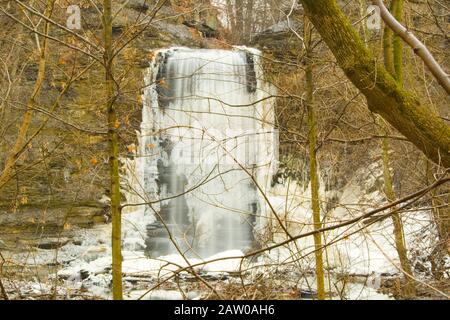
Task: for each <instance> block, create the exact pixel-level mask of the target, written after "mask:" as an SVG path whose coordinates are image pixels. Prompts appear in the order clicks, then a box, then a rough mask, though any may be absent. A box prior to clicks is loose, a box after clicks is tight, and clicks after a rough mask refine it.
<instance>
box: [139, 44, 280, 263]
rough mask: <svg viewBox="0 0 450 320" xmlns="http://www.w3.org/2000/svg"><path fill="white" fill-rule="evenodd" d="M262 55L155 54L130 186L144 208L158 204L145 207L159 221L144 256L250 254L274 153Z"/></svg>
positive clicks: (249, 51) (238, 52)
mask: <svg viewBox="0 0 450 320" xmlns="http://www.w3.org/2000/svg"><path fill="white" fill-rule="evenodd" d="M259 56H260V52H259V51H258V50H255V49H247V48H235V49H234V50H206V49H188V48H170V49H165V50H160V51H158V52H157V54H156V55H155V58H154V60H153V61H152V64H151V67H150V68H149V69H148V70H147V73H146V76H145V84H146V87H145V90H144V94H143V97H144V106H143V111H142V124H141V132H140V139H139V152H138V156H137V161H136V167H137V181H136V182H135V186H134V187H133V189H134V190H135V191H136V192H137V193H138V194H139V196H140V197H141V198H142V199H144V200H145V201H146V202H148V201H152V202H154V201H155V200H160V201H159V202H158V201H156V202H154V204H153V205H148V206H145V210H146V211H147V212H148V213H149V214H150V215H153V216H154V217H155V218H156V220H157V222H154V223H151V224H149V225H148V226H147V230H148V239H147V248H148V251H149V254H150V255H162V254H170V253H176V252H177V251H179V250H181V251H182V252H183V253H187V254H189V255H191V256H200V257H204V256H207V255H210V254H214V253H217V252H220V251H224V250H229V249H241V250H244V249H246V248H247V247H249V246H251V244H252V241H253V240H254V229H255V227H257V226H261V225H262V224H263V222H262V220H261V219H262V217H264V216H265V215H266V204H265V201H264V200H263V197H262V192H264V190H266V189H267V188H268V187H269V185H270V182H271V177H272V175H273V173H274V170H276V166H277V151H278V137H277V135H276V132H275V130H274V127H273V122H274V114H273V112H274V110H273V100H274V99H273V98H271V93H273V92H271V91H273V89H272V88H271V86H269V85H268V84H267V83H265V82H264V81H263V74H262V69H261V67H260V64H259ZM167 229H168V230H169V231H170V234H171V235H172V239H171V240H169V237H168V233H167ZM173 242H175V243H176V244H177V247H178V248H176V246H175V245H174V244H173Z"/></svg>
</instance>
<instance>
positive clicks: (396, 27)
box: [372, 0, 450, 94]
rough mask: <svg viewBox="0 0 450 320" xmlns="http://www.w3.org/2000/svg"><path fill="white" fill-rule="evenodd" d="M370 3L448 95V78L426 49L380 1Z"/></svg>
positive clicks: (449, 83) (449, 88)
mask: <svg viewBox="0 0 450 320" xmlns="http://www.w3.org/2000/svg"><path fill="white" fill-rule="evenodd" d="M372 3H373V4H375V5H377V6H378V7H379V8H380V10H381V11H380V13H381V17H382V18H383V20H384V22H385V23H386V24H387V25H388V26H389V28H391V29H392V30H393V31H394V32H395V34H396V35H397V36H399V37H401V38H402V39H403V40H404V41H405V42H406V43H407V44H408V45H410V46H411V48H413V50H414V53H415V54H417V55H418V56H419V57H420V58H421V59H422V61H423V62H424V63H425V65H426V66H427V67H428V69H429V70H430V71H431V73H432V74H433V76H434V77H435V78H436V80H437V81H438V82H439V84H440V85H441V86H442V87H443V88H444V89H445V91H447V93H448V94H450V77H449V76H448V74H447V73H446V72H445V71H444V69H442V67H441V66H440V65H439V63H438V62H437V61H436V60H435V59H434V57H433V55H432V54H431V53H430V51H428V49H427V47H426V46H425V45H424V44H423V43H422V42H420V41H419V39H417V38H416V37H415V36H414V35H413V34H412V33H411V32H410V31H409V30H408V29H406V28H405V27H404V26H402V24H401V23H400V22H399V21H398V20H397V19H396V18H395V17H394V16H393V15H392V14H391V13H390V12H389V11H388V10H387V8H386V7H385V6H384V3H383V1H382V0H372ZM395 10H397V8H393V12H394V14H395Z"/></svg>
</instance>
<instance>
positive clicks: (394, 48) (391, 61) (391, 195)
mask: <svg viewBox="0 0 450 320" xmlns="http://www.w3.org/2000/svg"><path fill="white" fill-rule="evenodd" d="M402 9H403V0H392V1H391V10H392V11H393V12H395V15H396V19H397V20H398V21H400V20H401V16H402V11H403V10H402ZM384 33H385V36H384V41H383V45H384V50H383V52H384V65H385V67H386V69H387V70H388V71H389V72H390V73H391V74H392V76H394V77H395V79H396V80H397V83H398V85H399V86H400V87H402V86H403V85H402V79H403V75H402V70H403V67H402V63H403V59H402V56H403V50H402V44H401V39H398V36H396V35H394V37H392V31H391V30H390V29H389V27H387V26H386V27H385V29H384ZM386 34H390V36H388V37H386ZM399 40H400V41H399ZM379 125H380V127H381V128H383V132H382V134H384V135H387V134H388V127H387V126H386V125H385V124H384V123H383V121H379ZM381 149H382V155H383V176H384V191H385V194H386V198H387V200H388V201H389V202H393V201H395V199H396V196H395V192H394V186H393V183H392V175H391V171H390V162H391V161H390V158H389V150H390V147H389V139H388V138H383V139H382V140H381ZM392 210H393V211H395V207H394V208H393V209H392ZM391 218H392V224H393V226H394V241H395V249H396V250H397V254H398V257H399V260H400V266H401V268H402V270H403V272H404V273H405V274H406V276H405V282H406V284H405V286H404V288H403V290H402V291H403V292H402V293H403V296H404V297H405V298H412V297H414V296H415V295H416V288H415V283H414V279H412V276H413V274H412V268H411V264H410V262H409V260H408V253H407V252H408V251H407V249H406V241H405V236H404V232H403V222H402V219H401V217H400V215H399V214H398V213H392V215H391Z"/></svg>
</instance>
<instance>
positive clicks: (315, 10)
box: [301, 0, 450, 167]
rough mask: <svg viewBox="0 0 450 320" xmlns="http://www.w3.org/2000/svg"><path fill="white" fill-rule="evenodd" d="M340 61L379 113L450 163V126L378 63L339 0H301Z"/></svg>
mask: <svg viewBox="0 0 450 320" xmlns="http://www.w3.org/2000/svg"><path fill="white" fill-rule="evenodd" d="M301 2H302V4H303V8H304V9H305V12H306V14H307V15H308V17H309V19H310V20H311V22H312V23H313V24H314V26H315V27H316V29H317V30H318V32H319V33H320V35H321V36H322V39H323V40H324V41H325V42H326V44H327V45H328V47H329V48H330V50H331V51H332V52H333V54H334V56H335V57H336V60H337V63H338V64H339V66H340V67H341V68H342V70H343V71H344V72H345V74H346V75H347V77H348V78H349V79H350V80H351V81H352V83H353V84H354V85H355V86H356V87H357V88H358V89H359V90H360V91H361V92H362V93H363V94H364V95H365V97H366V98H367V102H368V106H369V108H370V110H371V111H373V112H375V113H378V114H379V115H381V116H382V117H383V118H384V119H386V120H387V121H388V122H389V123H390V124H391V125H392V126H393V127H394V128H396V129H397V130H398V131H399V132H400V133H402V134H403V135H404V136H405V137H406V138H408V140H409V141H411V142H412V143H414V144H415V145H416V146H417V147H418V148H419V149H420V150H421V151H422V152H423V153H424V154H425V155H426V156H427V157H428V158H430V159H431V160H433V161H434V162H435V163H437V164H439V165H443V166H444V167H450V127H449V126H448V125H447V124H446V123H445V122H444V121H443V120H442V119H440V118H439V117H438V116H437V115H436V114H434V113H433V112H431V111H430V110H429V109H428V108H426V107H425V105H423V104H422V102H421V101H420V100H419V99H417V98H416V97H415V96H414V95H413V94H411V93H410V92H408V91H406V90H404V89H403V88H401V87H400V86H399V85H398V84H397V82H396V81H395V79H394V78H393V77H392V76H391V75H390V74H389V73H388V72H387V71H386V69H385V68H384V67H383V66H381V65H379V64H377V63H376V60H375V58H374V57H373V55H372V54H371V53H370V51H369V50H368V49H367V48H366V47H365V46H364V43H363V42H362V40H361V39H360V37H359V35H358V34H357V33H356V31H355V30H354V29H353V27H352V25H351V23H350V21H349V20H348V19H347V17H346V16H345V15H344V14H343V12H342V11H341V9H340V8H339V7H338V5H337V4H336V1H335V0H301Z"/></svg>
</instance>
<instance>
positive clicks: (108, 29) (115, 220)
mask: <svg viewBox="0 0 450 320" xmlns="http://www.w3.org/2000/svg"><path fill="white" fill-rule="evenodd" d="M103 28H104V46H105V53H104V63H105V74H106V75H105V86H106V101H107V102H106V109H107V114H108V139H109V148H110V150H109V170H110V180H111V181H110V189H111V217H112V238H111V245H112V276H113V299H114V300H121V299H123V294H122V250H121V224H122V222H121V207H120V184H119V183H120V180H119V137H118V134H117V129H118V126H117V115H116V111H115V105H114V100H115V97H114V80H113V72H114V64H113V49H112V16H111V0H104V1H103Z"/></svg>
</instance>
